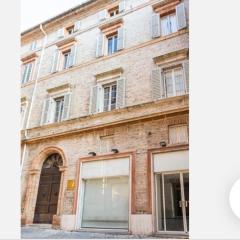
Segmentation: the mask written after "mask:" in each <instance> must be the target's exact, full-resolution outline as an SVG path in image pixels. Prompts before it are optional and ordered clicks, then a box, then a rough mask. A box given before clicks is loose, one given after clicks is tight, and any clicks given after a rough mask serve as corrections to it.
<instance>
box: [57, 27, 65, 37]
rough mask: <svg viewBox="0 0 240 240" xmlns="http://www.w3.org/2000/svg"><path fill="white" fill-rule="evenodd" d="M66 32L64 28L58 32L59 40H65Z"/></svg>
mask: <svg viewBox="0 0 240 240" xmlns="http://www.w3.org/2000/svg"><path fill="white" fill-rule="evenodd" d="M64 32H65V29H64V28H60V29H58V31H57V38H63V37H64Z"/></svg>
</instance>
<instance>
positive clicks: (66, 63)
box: [63, 51, 71, 69]
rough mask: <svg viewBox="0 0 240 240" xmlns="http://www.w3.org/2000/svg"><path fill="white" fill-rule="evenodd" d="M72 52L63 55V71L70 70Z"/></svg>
mask: <svg viewBox="0 0 240 240" xmlns="http://www.w3.org/2000/svg"><path fill="white" fill-rule="evenodd" d="M70 54H71V51H67V52H64V53H63V69H66V68H68V66H69V59H70Z"/></svg>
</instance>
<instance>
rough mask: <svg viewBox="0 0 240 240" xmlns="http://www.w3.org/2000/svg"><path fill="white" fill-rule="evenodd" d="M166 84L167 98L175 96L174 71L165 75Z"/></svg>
mask: <svg viewBox="0 0 240 240" xmlns="http://www.w3.org/2000/svg"><path fill="white" fill-rule="evenodd" d="M164 76H165V83H166V90H167V97H172V96H173V95H174V92H173V79H172V71H166V72H165V74H164Z"/></svg>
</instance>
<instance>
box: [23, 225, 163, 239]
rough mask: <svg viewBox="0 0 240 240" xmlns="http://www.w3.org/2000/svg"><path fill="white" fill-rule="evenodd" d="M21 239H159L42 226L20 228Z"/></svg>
mask: <svg viewBox="0 0 240 240" xmlns="http://www.w3.org/2000/svg"><path fill="white" fill-rule="evenodd" d="M21 237H22V239H91V238H99V239H128V238H130V239H144V238H145V239H146V238H148V239H159V237H154V236H144V235H129V234H116V233H99V232H98V233H96V232H82V231H81V232H80V231H74V232H70V231H64V230H55V229H52V228H51V225H43V226H26V227H22V228H21Z"/></svg>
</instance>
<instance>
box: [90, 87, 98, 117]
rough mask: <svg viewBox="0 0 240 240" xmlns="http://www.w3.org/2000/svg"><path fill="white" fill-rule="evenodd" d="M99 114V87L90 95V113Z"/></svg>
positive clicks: (93, 89) (94, 88)
mask: <svg viewBox="0 0 240 240" xmlns="http://www.w3.org/2000/svg"><path fill="white" fill-rule="evenodd" d="M97 112H98V85H96V86H93V87H92V89H91V94H90V105H89V113H90V114H94V113H97Z"/></svg>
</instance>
